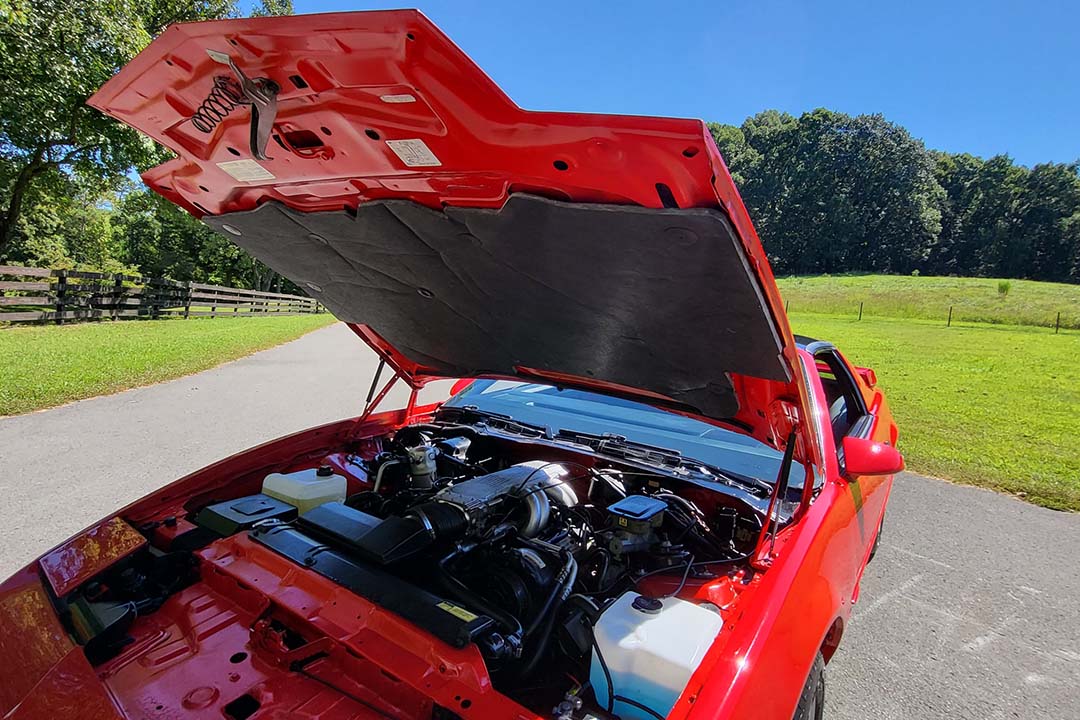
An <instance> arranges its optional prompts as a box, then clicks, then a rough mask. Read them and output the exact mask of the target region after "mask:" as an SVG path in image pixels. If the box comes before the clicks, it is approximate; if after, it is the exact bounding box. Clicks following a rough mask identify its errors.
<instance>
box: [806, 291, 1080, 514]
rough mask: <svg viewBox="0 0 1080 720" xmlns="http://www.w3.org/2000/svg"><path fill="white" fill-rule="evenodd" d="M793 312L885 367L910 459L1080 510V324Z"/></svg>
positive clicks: (853, 356)
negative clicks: (1061, 326) (1058, 328)
mask: <svg viewBox="0 0 1080 720" xmlns="http://www.w3.org/2000/svg"><path fill="white" fill-rule="evenodd" d="M836 280H838V278H833V281H836ZM1013 288H1014V292H1015V289H1016V284H1015V281H1014V285H1013ZM792 304H793V305H794V302H793V303H792ZM791 322H792V327H793V328H794V330H795V332H797V333H800V334H804V335H808V336H810V337H815V338H819V339H825V340H831V341H833V342H835V343H836V344H837V346H838V347H839V348H840V349H841V351H842V352H843V353H844V354H845V355H846V356H847V357H848V359H849V360H851V361H852V362H853V363H855V364H856V365H863V366H869V367H872V368H874V370H875V371H876V372H877V376H878V382H879V385H880V386H881V387H882V388H883V389H884V390H885V392H886V394H887V397H888V399H889V403H890V405H891V407H892V409H893V413H894V415H895V416H896V420H897V423H898V424H899V426H900V447H901V449H902V450H903V452H904V456H905V458H906V459H907V463H908V468H909V469H911V470H914V471H916V472H922V473H926V474H929V475H936V476H938V477H943V478H947V479H951V480H955V481H958V482H963V483H968V484H972V485H980V486H983V487H988V488H993V489H995V490H1001V491H1004V492H1008V493H1013V494H1015V495H1018V496H1021V497H1024V498H1025V499H1027V500H1029V501H1031V502H1034V503H1037V504H1039V505H1045V506H1047V507H1052V508H1059V509H1068V510H1080V452H1077V449H1076V447H1077V442H1078V440H1080V362H1078V359H1080V333H1076V332H1072V331H1069V332H1065V331H1063V332H1062V333H1061V334H1058V335H1055V334H1054V333H1053V331H1052V330H1045V329H1041V328H1033V327H1005V326H994V325H975V326H970V325H969V326H957V325H956V324H954V325H953V327H951V328H947V327H945V326H944V325H943V324H942V323H940V322H927V321H922V320H910V319H903V320H901V319H883V318H873V319H866V318H864V319H863V321H862V322H857V321H856V320H855V319H854V318H851V317H850V316H849V317H835V316H826V315H815V314H807V313H797V312H795V309H794V307H793V308H792V317H791ZM962 521H963V518H958V522H962Z"/></svg>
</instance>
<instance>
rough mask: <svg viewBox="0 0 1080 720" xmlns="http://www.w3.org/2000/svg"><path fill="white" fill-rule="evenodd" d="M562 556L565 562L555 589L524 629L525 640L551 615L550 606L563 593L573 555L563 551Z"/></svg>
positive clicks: (571, 565)
mask: <svg viewBox="0 0 1080 720" xmlns="http://www.w3.org/2000/svg"><path fill="white" fill-rule="evenodd" d="M563 554H564V555H565V556H566V562H565V563H564V564H563V568H562V570H560V571H559V574H558V576H557V582H556V583H555V587H553V588H552V589H551V592H550V593H549V594H548V596H547V600H545V601H544V605H543V607H542V608H540V612H538V613H536V616H535V617H533V619H532V622H531V623H529V626H528V627H527V628H525V637H526V638H529V637H532V635H533V633H535V632H536V630H537V628H539V627H540V624H541V623H542V622H543V621H544V620H545V619H546V618H547V616H548V615H549V614H550V613H551V610H552V606H553V605H554V604H555V601H556V599H557V598H558V597H559V595H560V594H562V593H563V589H564V588H563V586H564V585H565V583H566V578H567V577H568V576H569V575H570V570H571V569H572V567H573V563H574V556H573V555H571V554H570V553H568V552H566V551H565V550H564V551H563Z"/></svg>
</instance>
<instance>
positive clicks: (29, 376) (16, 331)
mask: <svg viewBox="0 0 1080 720" xmlns="http://www.w3.org/2000/svg"><path fill="white" fill-rule="evenodd" d="M332 322H334V317H333V316H332V315H330V314H328V313H322V314H319V315H286V316H283V317H261V318H236V319H234V318H222V317H219V318H213V319H209V318H199V319H195V318H192V319H190V320H181V319H176V320H146V321H141V320H140V321H135V320H132V321H124V322H100V323H82V324H76V325H64V326H30V327H14V328H10V329H5V330H0V416H2V415H14V414H17V413H24V412H29V411H31V410H38V409H41V408H46V407H52V406H55V405H61V404H63V403H67V402H71V401H72V400H81V399H83V398H88V397H93V396H95V395H102V394H105V393H112V392H117V391H119V390H126V389H127V388H131V387H136V386H139V385H147V384H150V383H155V382H160V381H162V380H171V379H173V378H177V377H181V376H183V375H187V374H190V373H194V372H199V371H200V370H206V369H207V368H211V367H213V366H215V365H219V364H221V363H223V362H226V361H229V360H235V359H236V358H239V357H243V356H244V355H248V354H250V353H253V352H255V351H257V350H262V349H265V348H268V347H272V346H274V345H278V344H280V343H283V342H286V341H288V340H293V339H295V338H298V337H300V336H301V335H303V334H305V333H307V332H309V331H311V330H314V329H316V328H320V327H324V326H326V325H329V324H330V323H332Z"/></svg>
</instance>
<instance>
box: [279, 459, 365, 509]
mask: <svg viewBox="0 0 1080 720" xmlns="http://www.w3.org/2000/svg"><path fill="white" fill-rule="evenodd" d="M345 487H346V483H345V476H344V475H337V474H335V473H334V469H333V468H331V467H330V466H329V465H323V466H322V467H320V468H318V469H316V468H310V469H308V470H298V471H296V472H291V473H270V474H269V475H267V476H266V478H265V479H264V480H263V485H262V491H263V493H264V494H266V495H269V496H270V497H274V498H277V499H278V500H281V501H283V502H287V503H289V504H290V505H293V506H294V507H296V509H297V510H298V511H299V512H300V513H301V514H303V513H305V512H307V511H308V510H310V509H311V508H313V507H318V506H319V505H322V504H324V503H328V502H344V501H345Z"/></svg>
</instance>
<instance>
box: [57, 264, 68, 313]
mask: <svg viewBox="0 0 1080 720" xmlns="http://www.w3.org/2000/svg"><path fill="white" fill-rule="evenodd" d="M65 295H67V270H57V271H56V324H57V325H63V324H64V296H65Z"/></svg>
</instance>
